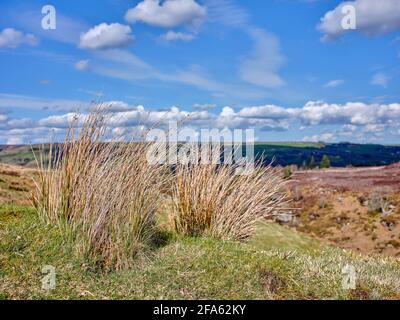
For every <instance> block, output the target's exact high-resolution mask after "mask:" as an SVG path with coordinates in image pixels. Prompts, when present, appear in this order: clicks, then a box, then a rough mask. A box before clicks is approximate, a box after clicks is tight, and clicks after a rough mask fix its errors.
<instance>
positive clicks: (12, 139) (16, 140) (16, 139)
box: [6, 136, 24, 145]
mask: <svg viewBox="0 0 400 320" xmlns="http://www.w3.org/2000/svg"><path fill="white" fill-rule="evenodd" d="M23 141H24V139H23V137H18V136H17V137H9V138H8V139H7V142H6V144H9V145H18V144H23Z"/></svg>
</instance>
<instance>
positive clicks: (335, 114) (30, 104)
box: [0, 93, 400, 141]
mask: <svg viewBox="0 0 400 320" xmlns="http://www.w3.org/2000/svg"><path fill="white" fill-rule="evenodd" d="M90 106H93V104H90V103H82V102H79V101H73V100H71V101H70V100H63V99H54V100H53V99H41V98H35V97H28V96H18V95H10V94H1V93H0V108H1V107H6V108H8V109H12V108H34V109H36V108H47V109H51V108H54V113H55V114H52V115H50V116H46V117H45V118H42V119H39V120H34V119H29V118H20V119H15V118H10V117H9V114H6V113H5V112H2V113H1V112H0V140H1V141H6V140H7V139H5V138H4V137H7V138H8V137H16V136H21V137H23V140H24V141H28V140H29V139H32V140H34V139H36V138H40V137H47V135H48V130H49V129H54V130H56V131H57V130H59V131H62V130H63V129H65V128H66V127H68V126H69V123H70V122H71V121H72V119H74V117H75V116H76V113H75V110H78V109H80V111H81V112H83V113H85V112H86V111H87V110H88V109H89V107H90ZM101 106H102V107H103V108H104V109H106V112H107V114H108V115H109V119H110V126H111V129H116V128H118V129H117V130H116V132H123V131H124V130H125V129H126V130H128V131H129V130H131V129H132V128H134V127H138V126H147V127H152V126H155V125H156V126H165V125H167V124H168V123H169V121H177V122H183V124H184V125H185V126H190V127H193V128H218V129H224V128H228V129H236V128H242V129H246V128H253V129H256V130H259V131H285V130H289V129H291V128H295V127H296V128H303V129H304V130H307V129H310V128H313V129H314V131H315V129H317V128H318V129H319V130H324V132H323V133H322V134H319V133H314V132H313V133H312V135H308V136H306V137H305V138H304V140H305V141H335V140H336V139H338V138H339V137H345V138H346V139H347V138H350V139H353V138H354V139H358V140H359V139H361V138H362V137H363V136H364V135H365V134H366V135H369V136H375V137H381V136H382V134H384V133H385V132H388V133H392V134H394V133H396V132H398V131H399V130H400V128H399V126H400V103H392V104H378V103H375V104H365V103H361V102H348V103H344V104H329V103H325V102H321V101H310V102H308V103H306V104H305V105H304V106H301V107H296V108H284V107H281V106H277V105H264V106H250V107H245V108H242V109H238V110H235V109H233V108H232V107H229V106H226V107H224V108H223V109H222V111H221V112H212V111H211V110H212V109H214V108H215V105H213V104H196V105H194V109H197V111H185V110H182V109H180V108H178V107H176V106H172V107H170V108H169V109H167V110H166V111H154V110H150V109H145V107H143V106H132V105H130V104H128V103H126V102H124V101H109V102H104V103H102V104H101ZM79 107H80V108H79ZM60 110H65V112H64V113H63V114H58V113H59V111H60ZM124 128H125V129H124ZM327 129H328V130H329V132H327V131H326V130H327ZM29 141H30V140H29Z"/></svg>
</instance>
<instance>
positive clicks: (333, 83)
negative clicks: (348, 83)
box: [324, 79, 344, 88]
mask: <svg viewBox="0 0 400 320" xmlns="http://www.w3.org/2000/svg"><path fill="white" fill-rule="evenodd" d="M343 83H344V80H340V79H338V80H331V81H329V82H328V83H326V84H325V85H324V87H325V88H336V87H338V86H340V85H341V84H343Z"/></svg>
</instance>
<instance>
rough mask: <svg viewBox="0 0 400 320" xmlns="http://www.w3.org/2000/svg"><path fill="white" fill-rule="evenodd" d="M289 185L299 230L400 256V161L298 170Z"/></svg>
mask: <svg viewBox="0 0 400 320" xmlns="http://www.w3.org/2000/svg"><path fill="white" fill-rule="evenodd" d="M289 185H290V186H289V188H290V190H291V194H292V196H293V199H294V204H295V207H297V208H298V209H299V210H297V211H295V212H294V215H295V216H296V218H295V220H294V222H293V223H292V225H293V226H294V227H296V229H298V230H299V231H302V232H305V233H307V234H309V235H311V236H313V237H315V238H318V239H320V240H322V241H325V242H328V243H330V244H333V245H335V246H338V247H341V248H346V249H352V250H355V251H358V252H360V253H366V254H370V253H381V254H387V255H391V256H397V257H399V256H400V164H396V165H392V166H387V167H374V168H361V169H353V168H346V169H328V170H315V171H299V172H295V173H294V174H293V177H292V180H291V181H290V184H289Z"/></svg>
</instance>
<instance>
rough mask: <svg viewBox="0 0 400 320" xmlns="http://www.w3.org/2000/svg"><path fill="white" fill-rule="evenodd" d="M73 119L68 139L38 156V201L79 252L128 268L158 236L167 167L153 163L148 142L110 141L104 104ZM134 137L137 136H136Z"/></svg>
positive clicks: (40, 209)
mask: <svg viewBox="0 0 400 320" xmlns="http://www.w3.org/2000/svg"><path fill="white" fill-rule="evenodd" d="M78 121H79V120H76V121H74V123H73V124H72V125H71V127H70V129H68V131H67V133H66V137H65V141H64V142H63V143H62V144H60V145H55V146H53V148H51V150H52V151H50V155H49V156H48V158H49V159H53V160H52V161H50V162H49V164H48V165H46V164H44V161H42V160H43V159H38V164H39V167H40V170H39V171H40V175H39V178H38V179H37V180H36V186H37V189H36V192H35V194H34V205H35V207H36V209H37V211H38V213H39V215H40V217H41V218H42V219H43V220H44V221H46V222H48V223H52V224H56V225H58V226H59V227H60V228H61V230H62V231H63V234H64V235H65V236H66V239H67V240H68V241H73V243H74V246H75V248H76V250H77V252H78V253H79V254H82V255H84V256H85V257H88V258H90V259H91V261H94V262H95V263H96V265H97V266H98V267H101V268H102V269H104V270H113V269H117V270H118V269H125V268H128V267H129V266H130V265H131V264H132V262H133V259H134V257H135V256H136V255H137V254H138V253H140V252H143V249H144V248H145V247H147V246H148V245H149V243H150V242H151V239H152V236H153V235H154V230H155V228H154V225H155V219H156V211H157V209H158V208H159V206H160V202H161V193H160V189H161V187H162V185H163V184H164V182H165V179H167V177H166V175H165V169H164V168H163V167H161V166H150V165H148V162H147V159H146V153H147V150H148V147H149V145H148V144H147V143H144V142H141V143H137V142H130V143H122V142H120V141H119V140H111V141H107V142H104V141H105V140H106V134H107V117H106V116H105V114H104V112H103V111H101V109H98V110H94V111H93V112H91V113H90V114H89V115H88V116H86V117H85V119H84V121H83V124H82V126H79V128H78ZM134 138H136V137H134Z"/></svg>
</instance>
